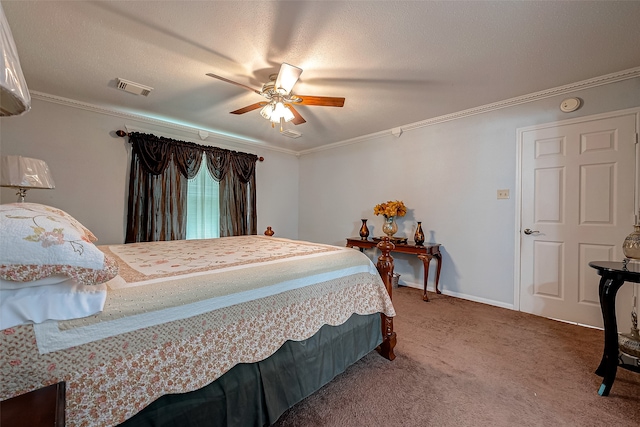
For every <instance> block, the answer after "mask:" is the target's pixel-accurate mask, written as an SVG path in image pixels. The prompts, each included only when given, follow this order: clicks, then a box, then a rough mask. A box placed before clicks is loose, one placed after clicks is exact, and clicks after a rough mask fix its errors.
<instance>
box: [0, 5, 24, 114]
mask: <svg viewBox="0 0 640 427" xmlns="http://www.w3.org/2000/svg"><path fill="white" fill-rule="evenodd" d="M0 67H2V69H1V70H0V116H16V115H20V114H23V113H26V112H27V111H29V110H30V109H31V95H30V94H29V89H27V82H26V81H25V80H24V75H23V74H22V68H20V60H19V59H18V50H17V49H16V45H15V42H14V41H13V36H12V35H11V29H10V28H9V23H8V22H7V18H6V16H5V15H4V10H3V9H2V5H0Z"/></svg>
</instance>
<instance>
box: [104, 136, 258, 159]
mask: <svg viewBox="0 0 640 427" xmlns="http://www.w3.org/2000/svg"><path fill="white" fill-rule="evenodd" d="M116 135H118V136H119V137H120V138H124V137H125V136H129V135H130V134H129V133H128V132H126V131H123V130H121V129H119V130H117V131H116ZM258 160H260V161H261V162H264V157H262V156H260V157H258Z"/></svg>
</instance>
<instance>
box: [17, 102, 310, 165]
mask: <svg viewBox="0 0 640 427" xmlns="http://www.w3.org/2000/svg"><path fill="white" fill-rule="evenodd" d="M29 93H30V94H31V98H33V99H37V100H40V101H45V102H50V103H53V104H59V105H64V106H66V107H71V108H77V109H79V110H85V111H90V112H92V113H98V114H105V115H108V116H114V117H118V118H121V119H128V120H136V121H139V122H144V123H148V124H152V125H155V126H161V127H163V128H167V129H172V130H178V131H181V132H185V133H189V134H193V135H197V137H194V141H196V142H197V141H206V140H209V141H210V142H211V141H215V140H222V141H227V142H230V143H233V144H236V145H242V146H245V147H251V149H253V150H255V149H256V148H260V149H265V150H269V151H277V152H280V153H285V154H289V155H292V156H297V155H298V152H296V151H293V150H287V149H285V148H278V147H271V146H268V145H265V144H264V143H263V142H261V141H258V140H254V139H249V138H241V137H233V136H230V135H227V134H223V133H220V132H218V131H215V130H211V129H203V128H198V127H194V126H188V125H181V124H178V123H173V122H170V121H168V120H161V119H155V118H151V117H147V116H142V115H139V114H134V113H128V112H126V111H121V110H116V109H112V108H105V107H99V106H97V105H94V104H89V103H87V102H81V101H76V100H75V99H69V98H63V97H61V96H56V95H50V94H48V93H43V92H38V91H29ZM152 132H155V131H152ZM156 133H157V132H156ZM173 136H176V135H173ZM198 143H199V142H198Z"/></svg>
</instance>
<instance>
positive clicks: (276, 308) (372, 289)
mask: <svg viewBox="0 0 640 427" xmlns="http://www.w3.org/2000/svg"><path fill="white" fill-rule="evenodd" d="M2 206H3V207H4V206H6V205H2ZM24 209H26V213H25V211H24ZM52 209H53V208H50V207H46V206H40V205H35V204H24V205H22V207H21V206H18V207H16V204H12V205H11V207H10V208H7V209H4V210H3V211H2V212H1V213H2V214H3V215H4V216H2V217H1V218H2V219H3V222H2V227H3V229H2V237H3V242H2V243H1V244H2V245H9V246H10V247H12V248H15V247H17V246H20V245H23V246H24V245H26V244H25V243H24V242H23V241H22V240H25V237H24V236H20V235H19V234H20V233H18V236H17V237H15V239H14V240H13V241H8V240H10V239H7V236H8V233H9V234H10V235H11V236H10V237H12V238H13V237H14V236H13V234H14V229H15V228H16V227H15V226H14V224H13V223H20V224H22V226H24V223H27V224H28V229H30V230H31V231H30V232H31V233H32V234H29V236H28V237H31V240H29V239H26V241H27V243H29V244H31V245H27V246H29V247H30V246H33V247H37V250H35V252H38V251H40V252H42V253H46V254H47V255H46V256H45V255H42V254H36V255H35V256H34V255H33V254H32V250H31V249H29V250H26V251H25V250H19V251H16V250H11V251H7V250H5V251H3V253H2V257H3V259H2V262H0V264H1V265H0V276H2V279H3V280H4V281H5V283H6V282H11V283H13V282H12V281H15V282H18V283H19V284H18V285H17V286H21V285H20V283H22V284H24V286H29V284H31V283H34V282H37V281H42V280H45V279H46V278H47V277H48V278H51V277H56V276H64V277H65V280H69V278H71V279H72V280H74V281H75V282H74V283H76V285H77V283H78V282H79V283H82V284H84V289H88V292H89V293H92V294H93V296H92V297H91V298H93V299H97V300H100V299H102V300H103V301H104V303H103V305H102V307H101V308H100V310H99V311H98V312H96V313H94V314H91V315H87V316H84V317H77V316H78V314H77V313H73V315H71V316H67V317H69V318H65V319H58V320H46V321H38V322H37V323H33V324H31V323H27V324H17V325H11V326H10V327H4V326H7V325H8V323H4V324H3V325H2V326H3V328H2V331H1V332H2V334H1V337H2V338H1V341H0V360H1V374H2V379H3V380H2V382H1V385H0V400H5V399H8V398H10V397H13V396H16V395H20V394H23V393H26V392H29V391H31V390H35V389H38V388H41V387H43V386H46V385H49V384H54V383H57V382H60V381H64V382H65V383H66V422H67V425H69V426H85V425H87V426H89V425H95V426H112V425H118V424H119V423H122V422H125V421H126V423H125V424H126V425H161V424H160V423H159V422H158V418H162V419H163V420H165V421H166V420H167V419H168V417H169V414H171V413H173V414H176V413H178V414H180V417H181V418H180V419H181V420H185V422H184V424H187V422H186V419H187V418H188V417H189V414H191V415H194V420H196V421H194V423H195V424H197V423H198V421H197V419H202V417H203V416H204V417H205V418H204V419H209V420H210V419H211V418H210V417H211V416H219V417H221V418H224V420H222V421H221V423H222V425H268V424H271V423H273V422H274V421H275V420H276V419H277V418H278V417H279V416H280V414H281V413H282V412H283V411H284V410H286V408H288V407H290V406H291V405H293V404H295V403H296V402H297V401H299V400H301V399H302V398H304V397H306V396H308V395H309V394H310V393H312V392H314V391H315V390H317V389H318V388H319V387H321V386H322V385H324V384H325V383H326V382H327V381H329V380H330V379H331V378H333V377H334V376H335V375H337V374H338V373H340V372H341V371H342V370H344V369H346V367H347V366H348V365H349V364H350V363H353V362H355V361H356V360H358V359H359V358H360V357H362V356H363V355H364V354H366V353H368V352H369V351H371V350H372V349H373V348H377V349H378V351H379V352H380V353H381V354H382V355H383V356H384V357H387V358H389V359H391V360H392V359H393V358H394V357H395V356H394V354H393V347H394V346H395V333H394V332H393V316H394V315H395V312H394V309H393V305H392V303H391V298H390V294H391V276H392V273H393V260H392V259H391V257H390V256H389V249H390V248H391V244H390V243H388V242H387V241H383V242H382V243H381V245H380V247H381V251H382V255H381V256H380V258H379V261H378V265H377V267H376V266H374V265H373V264H372V263H371V261H370V260H369V259H368V258H367V257H366V256H365V255H363V254H361V253H360V252H359V251H356V250H353V249H350V248H344V247H336V246H331V245H323V244H317V243H312V242H304V241H295V240H289V239H282V238H277V237H268V236H238V237H228V238H220V239H209V240H188V241H170V242H150V243H136V244H127V245H108V246H95V245H94V244H93V243H92V242H91V240H93V239H94V238H95V236H92V235H91V234H90V231H89V230H87V229H86V228H84V227H83V226H82V225H81V224H79V223H78V222H77V221H75V219H73V218H72V217H71V216H69V215H68V214H66V213H65V212H63V211H60V210H57V209H55V210H52ZM19 212H22V213H19ZM9 219H10V220H9ZM47 221H51V222H52V224H48V223H47ZM9 222H10V223H12V224H11V225H8V224H7V223H9ZM35 223H37V224H36V225H35V226H34V224H35ZM61 224H62V225H61ZM47 229H52V230H53V229H56V230H58V235H57V236H55V238H53V237H51V236H46V235H44V233H45V232H46V230H47ZM71 229H74V230H75V232H76V233H77V235H76V236H73V235H72V234H73V233H71V231H72V230H71ZM8 230H9V231H8ZM61 230H62V231H61ZM23 232H24V231H23ZM38 233H40V234H38ZM34 234H37V235H38V236H36V237H37V238H34V237H33V235H34ZM56 239H57V240H56ZM11 245H13V246H11ZM47 245H48V246H47ZM74 245H76V246H75V247H74ZM78 245H80V246H81V247H82V248H81V252H82V254H81V255H79V254H78V252H79V249H78ZM45 246H46V247H45ZM63 247H66V249H67V252H71V256H77V257H85V256H86V255H91V254H93V256H94V257H95V258H96V259H95V260H93V261H92V262H93V264H92V265H91V266H87V265H82V266H79V265H77V264H78V263H75V264H74V263H70V262H69V259H68V256H69V254H67V255H65V257H63V258H64V259H63V260H58V261H56V262H58V264H56V263H55V262H54V261H52V259H51V258H52V257H51V255H50V253H49V252H51V249H52V248H54V249H56V250H57V249H61V248H63ZM9 252H10V253H9ZM101 255H102V257H101ZM12 257H13V258H12ZM25 257H26V258H29V257H34V258H35V260H30V261H29V262H26V261H24V259H25ZM54 258H55V257H54ZM30 263H31V264H30ZM43 265H44V266H46V268H43ZM43 270H44V272H43ZM24 279H30V280H24ZM107 279H108V280H107ZM20 280H22V282H20ZM11 283H10V285H11ZM62 283H63V284H62V285H60V284H59V283H58V284H56V285H57V286H58V287H60V286H63V287H64V289H69V283H68V282H66V281H63V282H62ZM45 286H50V285H40V286H34V288H38V287H45ZM74 289H75V288H74ZM23 291H25V289H23V288H20V289H18V290H17V292H23ZM0 292H3V294H2V295H3V298H2V300H3V301H2V304H5V303H6V301H9V300H10V299H9V298H5V297H4V296H5V295H8V294H7V293H6V292H8V290H7V289H2V290H0ZM74 292H75V291H74ZM65 298H66V296H65ZM60 301H62V302H61V304H63V305H64V304H67V302H66V301H69V300H68V299H66V300H65V299H62V300H60ZM79 304H81V305H83V306H86V308H87V309H88V310H93V311H95V308H94V307H93V306H92V305H91V303H87V302H86V300H82V301H81V302H80V303H79ZM57 305H59V304H57ZM94 305H95V304H94ZM5 307H6V305H5ZM3 311H6V312H9V311H10V310H3ZM54 311H55V310H54ZM3 316H4V314H3ZM48 316H50V318H54V319H55V316H56V315H52V314H48ZM39 320H41V319H39ZM15 321H16V320H14V322H15ZM3 322H5V319H4V318H3ZM305 352H306V353H305ZM347 353H348V354H347ZM301 354H303V355H302V356H301ZM312 355H313V357H312ZM318 355H320V356H321V357H316V356H318ZM327 365H329V366H330V369H327ZM301 377H304V381H302V380H301ZM287 381H288V382H287ZM242 383H244V386H243V385H242ZM291 383H294V384H301V385H300V386H299V387H298V389H296V390H293V389H292V387H290V386H289V385H288V384H291ZM239 384H240V385H239ZM243 387H244V388H243ZM231 391H233V392H231ZM251 393H254V394H255V396H251ZM220 396H222V401H217V402H218V403H216V399H218V398H219V397H220ZM234 396H235V397H234ZM283 396H284V397H283ZM234 399H240V400H234ZM194 401H197V402H199V403H198V404H197V405H196V406H193V405H192V404H193V402H194ZM247 401H251V402H254V404H255V406H256V409H255V414H250V415H247V414H249V413H250V412H252V411H253V409H252V410H249V409H247V410H244V409H243V410H242V411H240V412H241V413H240V414H237V413H231V412H229V411H228V408H233V407H242V405H243V404H244V403H246V402H247ZM185 402H186V403H185ZM203 402H204V403H203ZM256 402H257V403H256ZM167 408H169V409H167ZM174 408H179V410H178V409H176V410H174ZM194 408H196V409H194ZM203 408H204V411H203ZM207 408H208V409H207ZM220 408H222V409H220ZM225 408H227V409H225ZM176 411H178V412H176ZM180 411H182V412H180ZM207 411H210V412H209V413H207ZM220 411H222V412H220ZM203 414H205V415H203ZM211 414H213V415H211ZM216 414H218V415H216ZM239 416H240V417H242V416H250V417H252V418H253V419H255V420H254V421H253V422H252V423H251V424H248V423H247V420H246V419H239V418H238V417H239ZM206 417H209V418H206ZM172 423H173V421H171V422H169V423H168V424H172ZM216 425H218V424H216Z"/></svg>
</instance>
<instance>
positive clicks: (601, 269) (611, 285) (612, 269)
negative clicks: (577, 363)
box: [589, 261, 640, 396]
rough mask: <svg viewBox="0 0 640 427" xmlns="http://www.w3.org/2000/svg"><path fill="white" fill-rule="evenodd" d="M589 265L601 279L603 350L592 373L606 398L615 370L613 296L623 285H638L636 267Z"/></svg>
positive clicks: (606, 263)
mask: <svg viewBox="0 0 640 427" xmlns="http://www.w3.org/2000/svg"><path fill="white" fill-rule="evenodd" d="M589 266H590V267H592V268H595V269H596V270H598V274H599V275H600V276H602V277H601V279H600V286H599V289H598V294H599V296H600V308H601V309H602V320H603V322H604V351H603V352H602V360H601V361H600V366H598V369H596V374H597V375H600V376H601V377H602V384H601V385H600V388H599V389H598V394H599V395H600V396H608V395H609V391H610V390H611V386H613V382H614V381H615V379H616V372H617V370H618V353H619V351H618V323H617V321H616V294H617V293H618V289H620V287H621V286H622V285H623V284H624V283H625V282H635V283H640V264H636V263H633V264H628V263H626V262H613V261H593V262H590V263H589Z"/></svg>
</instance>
